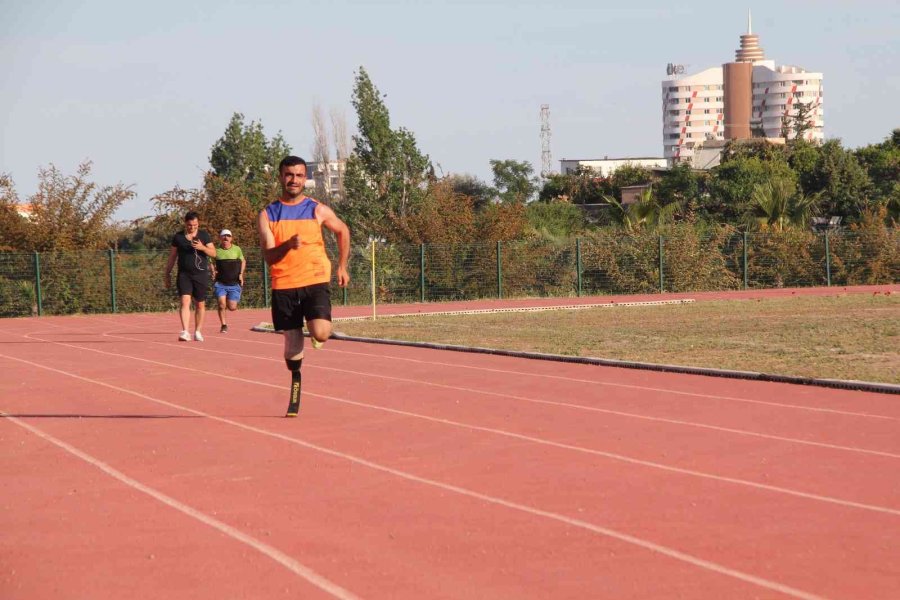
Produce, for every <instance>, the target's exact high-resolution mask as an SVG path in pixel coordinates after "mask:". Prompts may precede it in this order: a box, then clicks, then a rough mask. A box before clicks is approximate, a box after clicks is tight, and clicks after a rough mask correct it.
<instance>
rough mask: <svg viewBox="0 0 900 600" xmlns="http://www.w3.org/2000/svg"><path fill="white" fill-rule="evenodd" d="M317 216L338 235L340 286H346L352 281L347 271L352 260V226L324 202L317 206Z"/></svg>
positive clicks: (338, 277) (338, 278)
mask: <svg viewBox="0 0 900 600" xmlns="http://www.w3.org/2000/svg"><path fill="white" fill-rule="evenodd" d="M316 217H317V218H318V219H319V220H320V222H321V223H322V225H324V226H325V227H327V228H328V229H330V230H331V231H332V232H333V233H334V235H335V237H337V244H338V268H337V281H338V285H339V286H341V287H346V286H347V284H348V283H350V273H349V271H347V263H348V261H349V260H350V228H349V227H347V224H346V223H344V222H343V221H341V220H340V219H339V218H338V216H337V215H336V214H334V211H333V210H331V209H330V208H328V207H327V206H325V205H324V204H320V205H319V206H318V207H316Z"/></svg>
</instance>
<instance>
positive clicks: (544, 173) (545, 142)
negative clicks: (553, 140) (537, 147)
mask: <svg viewBox="0 0 900 600" xmlns="http://www.w3.org/2000/svg"><path fill="white" fill-rule="evenodd" d="M552 173H553V158H552V157H551V155H550V105H549V104H541V177H549V176H550V175H551V174H552Z"/></svg>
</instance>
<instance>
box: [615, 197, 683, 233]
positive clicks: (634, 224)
mask: <svg viewBox="0 0 900 600" xmlns="http://www.w3.org/2000/svg"><path fill="white" fill-rule="evenodd" d="M603 200H604V202H606V203H607V204H609V205H610V206H611V207H612V209H613V219H614V220H615V221H616V222H617V223H619V224H620V225H622V226H623V227H625V229H627V230H628V231H639V230H641V229H643V228H644V227H651V228H655V227H659V226H660V225H664V224H666V223H669V222H671V221H673V220H674V217H675V213H676V212H677V210H678V203H677V202H673V203H671V204H667V205H666V206H662V205H660V204H659V202H657V201H656V198H654V197H653V192H652V191H651V190H650V189H649V188H648V189H646V190H644V191H643V192H642V193H641V195H640V197H639V198H638V201H637V202H632V203H631V204H628V205H626V204H623V203H622V202H621V201H620V200H616V199H615V198H613V197H612V196H603Z"/></svg>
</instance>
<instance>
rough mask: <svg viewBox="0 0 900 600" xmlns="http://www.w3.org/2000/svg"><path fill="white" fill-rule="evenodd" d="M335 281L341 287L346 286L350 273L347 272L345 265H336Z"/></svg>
mask: <svg viewBox="0 0 900 600" xmlns="http://www.w3.org/2000/svg"><path fill="white" fill-rule="evenodd" d="M337 282H338V285H339V286H341V287H347V284H348V283H350V273H348V272H347V268H346V267H338V270H337Z"/></svg>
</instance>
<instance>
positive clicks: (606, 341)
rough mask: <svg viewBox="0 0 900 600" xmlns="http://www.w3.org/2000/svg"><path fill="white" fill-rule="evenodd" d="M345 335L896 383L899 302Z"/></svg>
mask: <svg viewBox="0 0 900 600" xmlns="http://www.w3.org/2000/svg"><path fill="white" fill-rule="evenodd" d="M335 329H337V330H338V331H340V332H342V333H345V334H347V335H357V336H364V337H374V338H388V339H401V340H410V341H427V342H437V343H446V344H460V345H467V346H482V347H487V348H502V349H507V350H524V351H534V352H549V353H553V354H567V355H575V356H593V357H600V358H612V359H620V360H633V361H642V362H651V363H666V364H677V365H686V366H697V367H712V368H721V369H738V370H743V371H759V372H764V373H777V374H782V375H798V376H807V377H823V378H830V379H855V380H861V381H875V382H887V383H900V297H898V296H897V295H890V296H888V295H882V294H878V295H862V294H860V295H847V296H835V297H826V298H822V297H811V296H805V297H803V296H800V297H791V298H773V299H765V300H730V301H715V302H694V303H691V304H681V305H669V306H642V307H624V306H622V307H614V308H594V309H585V310H569V311H565V310H560V311H549V312H538V313H498V314H489V315H457V316H432V317H423V316H417V317H395V318H383V319H379V320H377V321H352V322H340V323H336V324H335Z"/></svg>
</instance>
